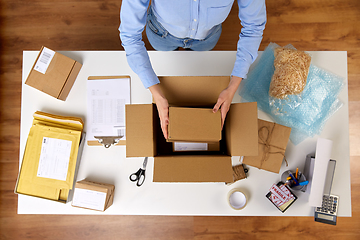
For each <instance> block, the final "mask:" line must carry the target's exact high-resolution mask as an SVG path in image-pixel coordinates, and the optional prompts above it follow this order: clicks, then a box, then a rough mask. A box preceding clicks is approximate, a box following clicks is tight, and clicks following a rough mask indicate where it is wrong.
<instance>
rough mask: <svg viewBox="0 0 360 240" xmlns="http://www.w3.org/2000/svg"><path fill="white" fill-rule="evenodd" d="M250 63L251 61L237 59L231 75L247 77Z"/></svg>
mask: <svg viewBox="0 0 360 240" xmlns="http://www.w3.org/2000/svg"><path fill="white" fill-rule="evenodd" d="M250 65H251V64H249V62H247V61H244V60H239V61H236V62H235V65H234V69H233V71H232V73H231V76H236V77H241V78H243V79H245V78H246V77H247V74H248V72H249V68H250Z"/></svg>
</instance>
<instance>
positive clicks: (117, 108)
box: [87, 78, 130, 141]
mask: <svg viewBox="0 0 360 240" xmlns="http://www.w3.org/2000/svg"><path fill="white" fill-rule="evenodd" d="M87 98H88V99H87V140H88V141H89V140H96V139H95V138H94V136H124V137H123V138H121V140H125V139H126V137H125V104H130V78H119V79H101V80H88V81H87ZM96 141H97V140H96Z"/></svg>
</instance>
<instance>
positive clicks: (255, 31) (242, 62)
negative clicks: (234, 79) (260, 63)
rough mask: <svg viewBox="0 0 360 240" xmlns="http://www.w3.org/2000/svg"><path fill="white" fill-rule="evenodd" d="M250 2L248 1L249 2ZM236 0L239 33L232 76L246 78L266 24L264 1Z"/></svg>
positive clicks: (256, 53)
mask: <svg viewBox="0 0 360 240" xmlns="http://www.w3.org/2000/svg"><path fill="white" fill-rule="evenodd" d="M249 1H250V0H249ZM249 1H247V0H238V4H239V18H240V21H241V25H242V26H243V27H242V29H241V33H240V35H239V41H238V43H237V53H236V61H235V64H234V69H233V71H232V74H231V75H233V76H238V77H241V78H246V75H247V73H248V71H249V67H250V65H251V64H252V63H253V62H254V61H255V59H256V57H257V55H258V50H259V46H260V43H261V40H262V36H263V31H264V29H265V24H266V6H265V1H264V0H251V2H250V3H248V2H249Z"/></svg>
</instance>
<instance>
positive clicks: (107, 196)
mask: <svg viewBox="0 0 360 240" xmlns="http://www.w3.org/2000/svg"><path fill="white" fill-rule="evenodd" d="M114 191H115V186H114V185H112V184H106V183H97V182H91V181H87V180H82V181H78V182H77V183H76V185H75V193H74V197H73V201H72V206H73V207H80V208H86V209H92V210H97V211H102V212H103V211H105V210H106V209H107V208H109V207H110V206H111V205H112V203H113V201H114Z"/></svg>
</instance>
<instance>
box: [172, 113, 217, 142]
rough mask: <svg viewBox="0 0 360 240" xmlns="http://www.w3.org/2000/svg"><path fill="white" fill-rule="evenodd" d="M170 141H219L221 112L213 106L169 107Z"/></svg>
mask: <svg viewBox="0 0 360 240" xmlns="http://www.w3.org/2000/svg"><path fill="white" fill-rule="evenodd" d="M168 131H169V137H168V139H167V140H168V142H180V141H182V142H204V143H206V142H219V141H220V140H221V113H220V111H217V112H216V113H213V111H212V109H211V108H184V107H169V126H168Z"/></svg>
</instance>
